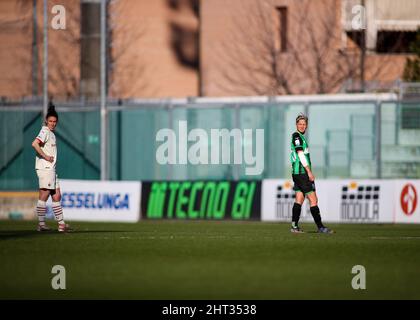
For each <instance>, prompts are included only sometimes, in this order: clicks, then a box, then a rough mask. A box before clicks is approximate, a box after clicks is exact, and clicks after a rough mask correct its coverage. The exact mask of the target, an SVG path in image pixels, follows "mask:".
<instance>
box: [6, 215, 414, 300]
mask: <svg viewBox="0 0 420 320" xmlns="http://www.w3.org/2000/svg"><path fill="white" fill-rule="evenodd" d="M49 225H50V226H53V225H54V226H55V223H54V224H53V222H49ZM329 226H330V227H332V228H333V229H334V230H336V231H337V233H336V234H333V235H328V234H317V233H315V226H314V225H313V224H303V227H304V229H305V231H307V233H305V234H291V233H290V232H289V228H290V226H289V224H279V223H261V222H242V223H241V222H226V221H224V222H215V221H192V222H186V221H159V222H155V221H143V222H141V223H136V224H117V223H81V222H73V223H72V227H74V228H75V230H76V231H75V232H73V233H69V234H61V233H58V232H51V233H42V234H40V233H38V232H36V231H34V229H35V228H36V223H35V222H28V221H0V261H1V262H0V298H2V299H4V298H7V299H16V298H18V299H20V298H29V299H33V298H36V299H38V298H40V299H41V298H42V299H44V298H52V299H62V298H64V299H86V298H89V299H275V300H277V299H420V225H347V224H345V225H344V224H342V225H329ZM54 265H63V266H64V267H65V268H66V290H53V289H52V287H51V280H52V278H53V277H54V274H52V273H51V269H52V267H53V266H54ZM354 265H363V266H364V267H365V268H366V286H367V288H366V290H353V289H352V287H351V280H352V278H353V277H354V276H355V274H352V273H351V270H352V267H353V266H354Z"/></svg>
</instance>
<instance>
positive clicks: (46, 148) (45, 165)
mask: <svg viewBox="0 0 420 320" xmlns="http://www.w3.org/2000/svg"><path fill="white" fill-rule="evenodd" d="M36 139H37V140H38V141H39V142H40V147H41V149H42V151H43V152H44V153H45V154H46V155H47V156H53V157H54V161H53V162H49V161H47V160H45V159H43V158H41V157H40V156H39V155H38V154H37V155H36V159H35V169H37V170H38V169H41V170H55V164H56V163H57V142H56V139H55V134H54V132H52V131H50V129H48V127H46V126H43V127H42V128H41V131H40V132H39V134H38V135H37V137H36Z"/></svg>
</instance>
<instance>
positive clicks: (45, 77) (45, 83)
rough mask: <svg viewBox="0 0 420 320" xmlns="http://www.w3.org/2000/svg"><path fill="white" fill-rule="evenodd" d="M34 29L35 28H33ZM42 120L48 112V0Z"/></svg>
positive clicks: (45, 19) (45, 17) (45, 12)
mask: <svg viewBox="0 0 420 320" xmlns="http://www.w3.org/2000/svg"><path fill="white" fill-rule="evenodd" d="M34 27H36V26H34ZM43 89H44V94H43V96H44V99H43V108H42V112H43V119H44V118H45V116H46V115H47V111H48V0H44V64H43Z"/></svg>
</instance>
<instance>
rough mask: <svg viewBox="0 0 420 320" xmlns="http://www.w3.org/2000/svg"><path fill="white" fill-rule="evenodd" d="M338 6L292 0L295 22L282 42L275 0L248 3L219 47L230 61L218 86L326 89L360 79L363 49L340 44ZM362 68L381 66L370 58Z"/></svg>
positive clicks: (327, 0)
mask: <svg viewBox="0 0 420 320" xmlns="http://www.w3.org/2000/svg"><path fill="white" fill-rule="evenodd" d="M248 4H249V3H248ZM315 6H317V7H322V10H318V13H321V14H314V12H316V10H313V9H314V7H315ZM339 11H340V2H339V1H331V0H319V1H310V0H299V1H294V2H293V5H292V6H291V8H290V9H289V10H288V19H289V26H290V25H291V24H290V22H292V23H293V24H294V27H293V28H290V29H288V30H287V32H288V33H289V35H288V37H287V42H286V44H283V45H282V44H281V43H280V39H279V25H278V23H276V14H277V12H276V7H275V2H274V1H272V0H261V1H254V2H253V3H252V6H251V5H250V6H247V5H246V4H245V3H244V5H243V7H242V9H239V11H238V14H237V16H238V17H239V18H238V19H235V20H234V21H233V28H232V30H230V32H229V37H228V40H227V41H225V42H224V43H223V45H222V46H221V50H220V51H219V52H218V57H219V60H221V61H223V65H224V66H226V65H228V67H226V68H224V69H223V70H222V71H221V73H222V76H223V78H224V79H225V80H226V81H225V82H221V83H220V84H219V88H220V89H222V90H223V91H225V92H226V91H228V92H230V93H234V94H245V95H250V94H251V95H254V94H257V95H282V94H304V93H319V94H322V93H331V92H336V91H338V90H339V89H340V88H341V87H342V86H343V84H344V83H345V81H346V80H349V79H351V80H353V81H354V82H357V83H360V71H361V61H360V59H361V50H360V48H359V47H357V45H353V46H347V47H343V46H342V38H341V36H342V34H341V32H340V29H341V26H340V21H339V15H338V12H339ZM277 19H278V18H277ZM284 45H285V47H286V48H287V49H284ZM362 64H363V63H362ZM363 68H364V70H365V73H369V74H370V75H371V77H375V76H378V75H379V74H380V73H381V72H382V71H383V66H380V65H369V64H367V63H364V64H363Z"/></svg>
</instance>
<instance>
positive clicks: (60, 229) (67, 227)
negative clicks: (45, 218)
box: [58, 223, 73, 232]
mask: <svg viewBox="0 0 420 320" xmlns="http://www.w3.org/2000/svg"><path fill="white" fill-rule="evenodd" d="M70 231H73V229H72V228H70V225H68V224H67V223H60V224H58V232H70Z"/></svg>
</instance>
